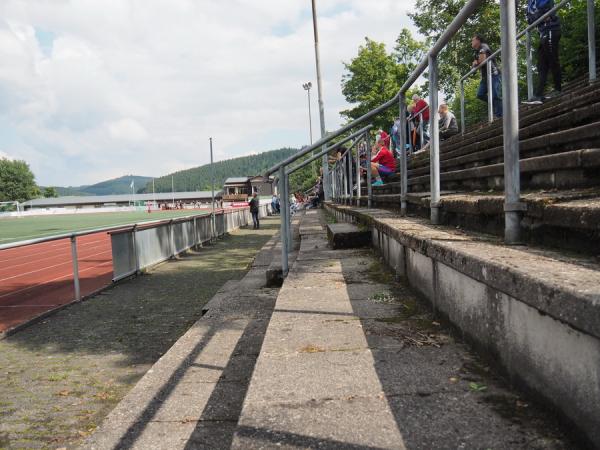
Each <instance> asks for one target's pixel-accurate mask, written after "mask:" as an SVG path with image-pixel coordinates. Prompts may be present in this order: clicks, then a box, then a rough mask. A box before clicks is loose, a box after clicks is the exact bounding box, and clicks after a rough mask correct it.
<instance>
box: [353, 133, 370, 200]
mask: <svg viewBox="0 0 600 450" xmlns="http://www.w3.org/2000/svg"><path fill="white" fill-rule="evenodd" d="M366 133H368V131H367V132H366ZM366 133H365V135H366ZM363 137H364V136H359V137H358V138H357V139H358V140H359V141H361V140H363ZM361 183H362V177H361V176H360V142H359V143H358V144H357V145H356V206H360V195H361V192H360V187H361V186H360V185H361Z"/></svg>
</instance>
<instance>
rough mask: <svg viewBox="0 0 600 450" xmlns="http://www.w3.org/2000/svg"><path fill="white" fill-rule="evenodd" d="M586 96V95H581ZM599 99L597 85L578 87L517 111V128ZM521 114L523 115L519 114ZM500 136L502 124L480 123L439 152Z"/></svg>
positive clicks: (452, 140)
mask: <svg viewBox="0 0 600 450" xmlns="http://www.w3.org/2000/svg"><path fill="white" fill-rule="evenodd" d="M582 94H587V95H582ZM598 98H600V85H598V84H589V83H588V84H586V85H584V86H580V87H579V88H578V89H576V90H574V91H571V92H569V93H568V94H565V95H562V96H560V97H557V98H554V99H552V100H551V101H548V102H547V103H545V104H544V105H543V106H541V107H540V106H534V107H526V108H525V109H522V108H523V107H521V109H520V110H519V127H520V128H526V127H528V126H530V125H531V124H532V123H534V122H535V121H536V120H538V118H541V117H548V116H549V115H548V112H549V111H552V112H557V111H558V112H559V114H563V113H566V112H568V111H569V108H574V107H575V106H581V105H582V103H581V102H584V103H583V104H589V103H593V102H594V101H597V100H598ZM521 112H522V113H523V114H521ZM499 134H502V123H501V121H494V122H492V123H491V124H490V123H485V122H484V123H480V124H478V125H474V126H473V127H468V128H467V130H465V134H464V135H463V136H461V135H460V134H458V135H456V136H454V137H452V138H450V139H449V140H448V141H447V143H446V145H442V147H441V152H442V153H445V152H447V151H452V150H455V149H456V148H458V147H463V146H465V145H470V144H472V143H473V142H477V141H479V140H481V139H482V138H483V139H489V138H492V137H494V136H495V135H499Z"/></svg>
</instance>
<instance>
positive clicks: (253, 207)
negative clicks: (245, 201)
mask: <svg viewBox="0 0 600 450" xmlns="http://www.w3.org/2000/svg"><path fill="white" fill-rule="evenodd" d="M258 204H259V201H258V194H257V193H256V192H255V193H254V194H252V199H251V200H250V203H249V205H250V213H251V214H252V222H254V227H253V228H254V229H255V230H258V229H259V228H260V221H259V219H258Z"/></svg>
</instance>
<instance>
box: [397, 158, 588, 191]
mask: <svg viewBox="0 0 600 450" xmlns="http://www.w3.org/2000/svg"><path fill="white" fill-rule="evenodd" d="M519 165H520V173H521V174H524V173H534V172H546V171H550V170H566V169H576V168H593V167H598V166H600V149H584V150H571V151H568V152H562V153H554V154H552V155H544V156H534V157H532V158H525V159H521V160H520V164H519ZM493 176H502V177H503V176H504V163H498V164H489V165H486V166H481V167H472V168H469V169H460V170H453V171H448V172H441V173H440V179H441V181H462V180H468V179H472V178H487V177H493ZM428 183H429V175H421V176H419V177H414V178H409V180H408V185H409V186H411V185H415V184H428Z"/></svg>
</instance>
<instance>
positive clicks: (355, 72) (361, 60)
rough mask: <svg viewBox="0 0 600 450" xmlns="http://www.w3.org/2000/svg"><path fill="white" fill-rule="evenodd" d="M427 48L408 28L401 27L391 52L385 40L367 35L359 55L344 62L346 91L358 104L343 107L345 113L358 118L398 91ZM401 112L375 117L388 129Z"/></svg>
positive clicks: (348, 96) (389, 111) (354, 102)
mask: <svg viewBox="0 0 600 450" xmlns="http://www.w3.org/2000/svg"><path fill="white" fill-rule="evenodd" d="M424 50H425V44H424V43H422V42H420V41H417V40H416V39H414V38H413V36H412V34H411V33H410V31H409V30H407V29H402V30H401V32H400V34H399V36H398V39H397V40H396V46H395V48H394V51H393V52H392V53H388V52H387V50H386V48H385V44H383V43H381V42H376V41H373V40H371V39H369V38H365V44H364V45H361V46H360V47H359V48H358V55H357V56H356V57H355V58H353V59H352V60H351V61H350V62H349V63H344V67H345V69H346V73H344V74H343V75H342V94H344V96H345V97H346V101H348V102H349V103H352V104H354V105H355V106H354V107H353V108H351V109H347V110H345V111H342V112H341V114H342V116H344V117H345V118H347V119H349V120H354V119H357V118H359V117H360V116H362V115H363V114H365V113H367V112H369V111H370V110H372V109H374V108H376V107H378V106H379V105H381V104H382V103H385V102H386V101H388V100H389V99H390V98H392V97H393V96H394V95H396V94H397V93H398V91H399V90H400V87H401V86H402V85H403V84H404V83H405V82H406V79H407V78H408V76H409V75H410V73H411V72H412V71H413V70H414V68H415V67H416V65H417V63H418V62H419V61H420V60H421V59H422V57H423V55H424ZM397 115H398V110H397V109H396V108H390V110H388V111H387V112H385V113H383V114H381V115H380V116H379V117H377V118H375V119H374V120H373V124H374V125H375V127H376V128H382V129H384V130H387V129H388V128H389V127H390V124H391V123H392V122H393V120H394V117H396V116H397Z"/></svg>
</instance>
